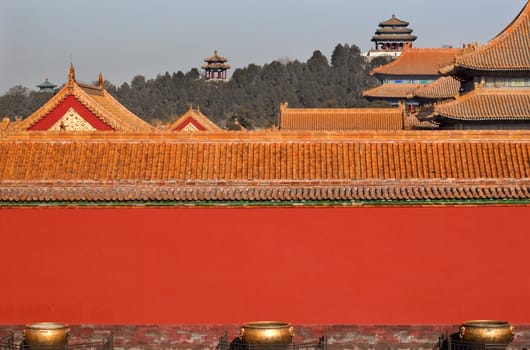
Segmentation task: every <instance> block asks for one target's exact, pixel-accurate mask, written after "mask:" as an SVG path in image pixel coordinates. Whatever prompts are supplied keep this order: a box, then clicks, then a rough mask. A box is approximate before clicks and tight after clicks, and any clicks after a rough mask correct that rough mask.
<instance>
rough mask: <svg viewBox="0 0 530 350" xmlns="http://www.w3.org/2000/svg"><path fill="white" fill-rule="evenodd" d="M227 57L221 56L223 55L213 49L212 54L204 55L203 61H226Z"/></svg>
mask: <svg viewBox="0 0 530 350" xmlns="http://www.w3.org/2000/svg"><path fill="white" fill-rule="evenodd" d="M227 61H228V59H227V58H226V57H223V56H220V55H219V54H218V53H217V50H215V51H214V53H213V55H212V56H210V57H206V58H205V59H204V62H208V63H210V62H221V63H223V62H227Z"/></svg>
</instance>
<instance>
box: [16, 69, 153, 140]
mask: <svg viewBox="0 0 530 350" xmlns="http://www.w3.org/2000/svg"><path fill="white" fill-rule="evenodd" d="M10 128H12V129H13V130H25V131H60V132H87V131H122V132H148V131H153V130H155V129H154V128H153V127H152V126H151V125H149V124H148V123H146V122H144V121H143V120H142V119H140V118H139V117H138V116H136V115H134V114H133V113H132V112H131V111H129V110H128V109H127V108H125V107H124V106H123V105H122V104H120V103H119V102H118V101H117V100H115V99H114V97H112V96H111V95H110V93H109V92H107V91H106V90H105V87H104V83H103V76H102V75H101V74H100V75H99V81H98V85H97V86H94V85H89V84H85V83H81V82H78V81H76V78H75V69H74V66H73V65H71V66H70V73H69V75H68V82H67V83H66V84H65V85H64V86H63V87H62V88H61V89H60V90H59V91H58V92H57V93H56V94H55V95H54V96H53V97H52V98H51V99H50V100H48V101H47V102H46V103H45V104H44V105H43V106H42V107H40V108H39V109H38V110H37V111H35V112H34V113H33V114H31V115H30V116H29V117H27V118H26V119H24V120H22V121H21V122H19V123H16V124H14V125H13V126H12V127H10Z"/></svg>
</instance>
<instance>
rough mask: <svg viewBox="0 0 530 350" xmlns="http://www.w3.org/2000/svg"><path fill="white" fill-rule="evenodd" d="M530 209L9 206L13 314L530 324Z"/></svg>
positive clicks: (0, 311) (3, 302) (127, 320)
mask: <svg viewBox="0 0 530 350" xmlns="http://www.w3.org/2000/svg"><path fill="white" fill-rule="evenodd" d="M528 217H530V207H445V208H441V207H436V208H435V207H433V208H253V209H233V208H204V209H198V208H194V209H187V208H167V209H148V208H140V209H135V208H126V209H124V208H117V209H116V208H114V209H94V208H90V209H81V208H71V209H56V208H55V209H54V208H43V209H2V210H0V228H1V231H2V234H1V239H0V247H1V253H0V266H2V270H1V271H2V273H1V275H0V278H2V287H1V292H0V293H1V294H0V295H1V298H0V323H3V324H17V323H27V322H34V321H43V320H58V321H62V322H68V323H72V324H73V323H78V324H80V323H106V324H112V323H114V324H147V323H152V324H179V323H181V324H204V323H208V324H213V323H220V324H222V323H234V324H238V323H241V322H244V321H248V320H259V319H282V320H288V321H290V322H293V323H304V324H311V323H319V324H326V323H328V324H339V323H357V324H359V323H362V324H371V323H375V324H398V323H402V324H421V323H426V324H427V323H437V324H440V323H446V324H450V323H459V322H461V321H463V320H465V319H507V320H510V321H512V322H514V323H525V322H527V323H528V321H530V319H529V316H528V315H530V299H529V298H528V296H530V282H529V279H528V271H529V268H530V261H529V257H528V253H529V251H530V236H529V229H528Z"/></svg>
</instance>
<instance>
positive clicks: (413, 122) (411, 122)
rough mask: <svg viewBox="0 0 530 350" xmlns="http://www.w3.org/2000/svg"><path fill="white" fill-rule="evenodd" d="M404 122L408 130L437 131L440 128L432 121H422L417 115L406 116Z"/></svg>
mask: <svg viewBox="0 0 530 350" xmlns="http://www.w3.org/2000/svg"><path fill="white" fill-rule="evenodd" d="M404 121H405V129H406V130H436V129H439V128H440V125H438V124H436V123H435V122H433V121H432V120H430V119H427V120H426V119H423V118H422V119H420V117H419V115H418V114H416V113H413V114H406V115H405V118H404Z"/></svg>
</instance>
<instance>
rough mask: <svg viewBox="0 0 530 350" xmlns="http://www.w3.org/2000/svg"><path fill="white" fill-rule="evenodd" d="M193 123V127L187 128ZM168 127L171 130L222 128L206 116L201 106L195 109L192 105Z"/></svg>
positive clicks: (213, 129)
mask: <svg viewBox="0 0 530 350" xmlns="http://www.w3.org/2000/svg"><path fill="white" fill-rule="evenodd" d="M190 123H191V124H192V125H193V127H191V128H188V129H186V126H187V125H189V124H190ZM166 129H168V130H171V131H215V130H220V128H219V127H218V126H217V125H216V124H215V123H214V122H212V121H211V120H210V118H208V117H207V116H205V115H204V114H203V113H202V112H201V110H200V109H199V107H197V109H193V107H192V106H191V105H190V108H189V109H188V110H187V111H186V113H184V114H183V115H181V116H180V117H179V118H177V120H175V121H174V122H173V123H171V124H170V125H169V126H168V127H167V128H166Z"/></svg>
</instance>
